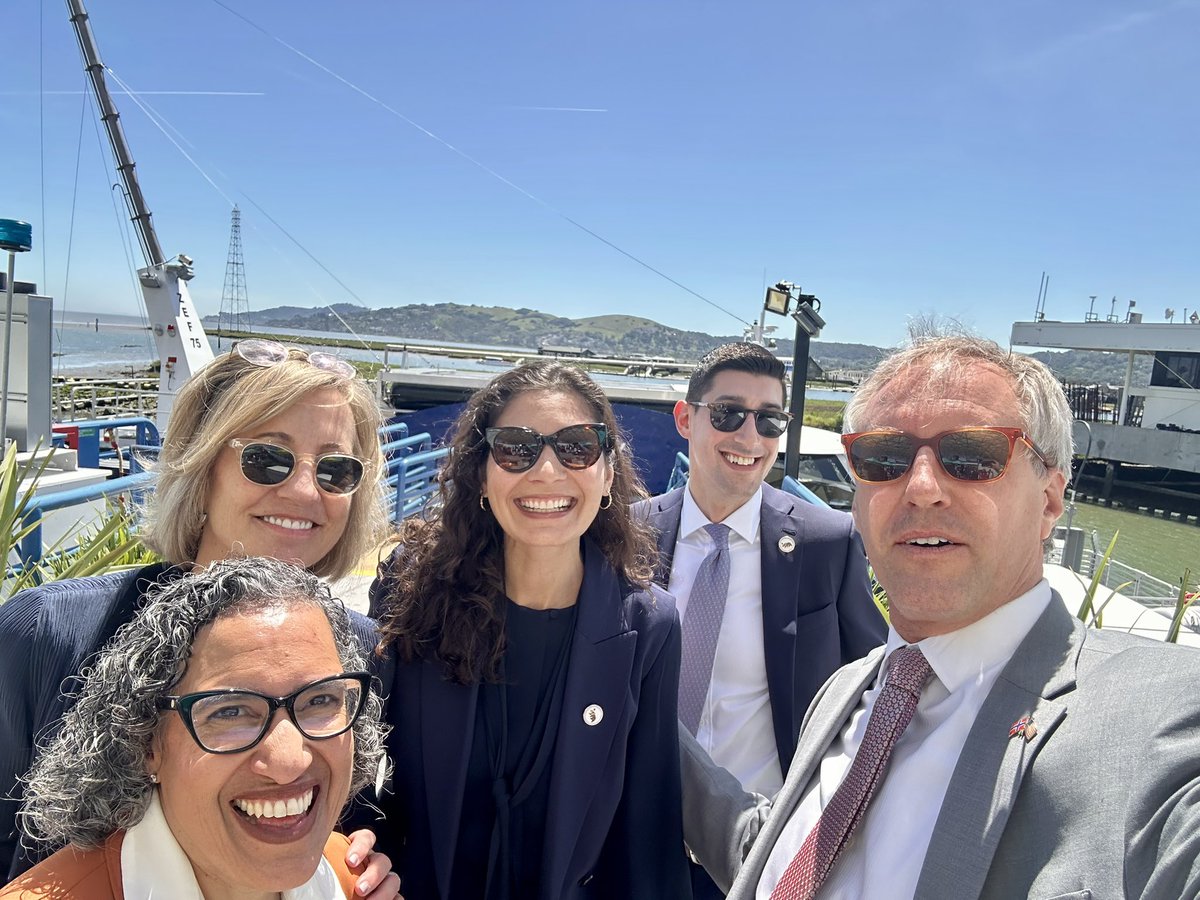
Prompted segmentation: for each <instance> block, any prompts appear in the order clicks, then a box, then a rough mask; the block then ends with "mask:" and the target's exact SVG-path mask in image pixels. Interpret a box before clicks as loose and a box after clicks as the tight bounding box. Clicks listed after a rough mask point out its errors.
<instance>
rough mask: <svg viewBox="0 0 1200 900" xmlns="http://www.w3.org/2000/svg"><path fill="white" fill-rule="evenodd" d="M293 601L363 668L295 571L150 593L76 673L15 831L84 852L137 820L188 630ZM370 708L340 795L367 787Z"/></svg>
mask: <svg viewBox="0 0 1200 900" xmlns="http://www.w3.org/2000/svg"><path fill="white" fill-rule="evenodd" d="M298 606H315V607H317V608H318V609H320V610H321V612H323V613H324V614H325V618H326V619H327V620H328V622H329V627H330V629H331V630H332V632H333V641H334V644H335V646H336V648H337V653H338V658H339V660H340V662H341V665H342V668H343V670H344V671H347V672H353V671H363V670H365V669H366V668H367V663H366V659H365V657H364V654H363V650H362V648H361V647H360V645H359V642H358V640H357V639H356V637H355V635H354V632H353V631H352V630H351V627H350V619H349V616H348V615H347V613H346V609H345V607H344V606H343V605H342V603H341V601H340V600H337V599H335V598H333V597H332V596H331V595H330V593H329V589H328V588H327V587H326V586H325V585H324V584H323V583H322V582H321V581H320V580H319V579H317V578H316V577H314V576H313V575H312V574H310V573H309V572H306V571H305V570H304V569H301V568H298V567H297V566H293V565H290V564H288V563H283V562H279V561H278V560H273V559H263V558H257V557H252V558H242V559H230V560H224V561H220V562H215V563H213V564H212V565H211V566H209V567H208V568H207V569H205V570H203V571H200V572H197V573H194V574H190V575H185V576H183V577H182V578H179V579H177V580H175V581H172V582H170V583H167V584H165V585H162V586H160V587H159V588H157V589H156V590H155V592H154V593H153V594H151V596H150V597H149V598H148V599H147V601H146V603H145V605H144V606H143V607H142V609H141V611H140V612H139V613H138V614H137V616H136V617H135V618H134V619H133V620H132V621H131V622H129V623H128V624H126V625H124V626H122V627H121V629H120V630H119V631H118V632H117V633H116V635H115V636H114V637H113V639H112V640H111V641H110V642H109V643H108V644H107V645H106V646H105V648H104V650H103V651H102V652H101V653H100V655H99V656H98V657H97V658H96V661H95V663H94V665H92V666H91V667H89V668H87V669H85V670H83V672H82V673H81V674H80V676H79V677H80V678H81V679H82V680H83V687H82V690H81V691H80V692H79V695H78V700H77V702H76V703H75V705H74V706H73V707H71V709H70V711H68V712H67V714H66V716H65V718H64V720H63V727H62V730H61V732H59V734H58V737H57V738H55V739H54V741H53V742H52V743H51V744H50V745H49V746H48V747H46V748H45V750H44V751H43V752H42V753H40V754H39V756H38V758H37V761H36V762H35V763H34V766H33V768H32V769H31V770H30V773H29V775H28V776H27V778H26V779H25V780H26V785H27V786H26V791H25V795H26V799H25V802H24V804H23V806H22V808H21V812H20V813H19V816H20V819H21V825H22V830H23V831H24V832H25V834H26V835H27V836H28V837H29V838H30V839H31V840H32V841H34V842H36V843H38V844H41V845H43V846H45V847H48V848H53V847H59V846H62V845H64V844H68V843H69V844H73V845H75V846H76V847H79V848H81V849H91V848H95V847H99V846H100V845H101V844H103V843H104V841H105V840H106V839H107V838H108V837H109V836H110V835H112V834H113V833H114V832H116V831H119V830H121V829H126V828H130V827H132V826H133V825H136V824H137V823H138V822H140V821H141V819H142V816H143V815H145V812H146V808H147V806H148V805H149V803H150V797H151V791H152V790H153V787H154V785H153V784H152V783H151V781H150V775H149V773H148V771H147V767H146V762H147V759H148V756H149V752H150V748H151V740H152V738H153V737H154V733H155V731H156V730H157V728H158V724H159V711H158V708H157V703H158V700H159V698H161V697H163V696H165V695H167V694H169V693H170V691H171V689H172V688H173V687H174V686H175V685H176V684H177V683H178V682H179V680H180V679H181V678H183V675H184V673H185V671H186V670H187V659H188V656H189V655H190V653H191V648H192V644H193V642H194V641H195V639H196V634H197V632H199V631H200V629H201V628H203V627H204V626H205V625H208V624H210V623H212V622H214V621H216V620H217V619H223V618H227V617H229V616H235V615H250V614H254V613H258V612H264V611H267V610H272V609H279V608H284V609H291V608H295V607H298ZM382 711H383V705H382V703H381V702H380V699H379V696H378V695H377V694H376V693H375V692H374V691H371V692H369V695H368V697H367V701H366V706H365V708H364V710H363V713H362V715H361V716H360V717H359V719H358V721H357V722H356V723H355V725H354V729H353V734H354V767H353V774H352V783H351V791H352V792H357V791H358V790H359V789H360V788H362V787H364V786H365V785H367V784H369V783H371V782H372V781H374V779H375V775H376V772H377V769H378V766H379V765H380V762H381V760H382V759H383V755H384V746H383V740H384V735H385V733H386V729H385V728H384V726H383V725H382V724H381V722H380V716H381V713H382Z"/></svg>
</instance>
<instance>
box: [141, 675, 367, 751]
mask: <svg viewBox="0 0 1200 900" xmlns="http://www.w3.org/2000/svg"><path fill="white" fill-rule="evenodd" d="M370 687H371V676H370V675H369V674H367V673H366V672H345V673H343V674H341V675H331V676H329V677H328V678H322V679H320V680H318V681H314V682H313V683H312V684H308V685H305V686H304V687H302V688H300V690H298V691H296V692H295V693H294V694H289V695H288V696H287V697H268V696H267V695H266V694H260V693H258V692H257V691H200V692H198V693H195V694H184V695H183V696H181V697H162V698H160V699H159V701H158V708H159V709H162V710H168V709H173V710H175V711H176V712H177V713H179V717H180V718H181V719H183V724H184V725H185V726H187V730H188V731H189V732H190V733H191V735H192V739H193V740H195V742H196V743H197V744H198V745H199V746H200V749H201V750H204V751H205V752H207V753H240V752H242V751H243V750H249V749H250V748H251V747H254V746H255V745H257V744H258V742H259V741H261V740H262V739H263V737H265V736H266V733H267V731H268V729H269V728H270V727H271V719H272V718H274V716H275V710H277V709H286V710H287V713H288V718H290V719H291V720H292V724H293V725H295V726H296V728H297V729H299V731H300V733H301V734H302V735H304V736H305V737H306V738H309V739H310V740H314V741H323V740H326V739H327V738H332V737H337V736H338V735H339V734H344V733H345V732H347V731H349V730H350V729H351V728H352V727H354V723H355V722H357V721H358V717H359V716H360V715H362V711H363V707H364V706H365V705H366V702H367V692H368V690H369V689H370Z"/></svg>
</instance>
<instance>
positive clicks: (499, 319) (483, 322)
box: [204, 303, 1150, 384]
mask: <svg viewBox="0 0 1200 900" xmlns="http://www.w3.org/2000/svg"><path fill="white" fill-rule="evenodd" d="M330 309H333V310H335V311H336V312H337V314H338V315H339V316H341V318H342V319H344V320H345V321H346V323H347V324H349V326H350V328H351V329H352V330H353V332H354V333H357V334H362V335H393V336H403V337H406V338H411V339H413V340H423V341H447V342H453V343H463V344H484V345H493V346H495V345H503V346H511V347H527V348H529V349H530V350H536V349H537V348H538V347H539V346H541V345H542V344H553V345H558V346H568V347H585V348H587V349H589V350H591V351H592V352H593V353H594V354H596V355H597V356H611V357H618V358H628V357H631V356H635V355H639V354H640V355H644V356H673V357H674V358H675V359H677V360H679V361H680V362H694V361H696V360H697V359H699V358H700V357H701V356H703V355H704V354H705V353H707V352H708V351H709V350H711V349H712V348H713V347H716V346H718V345H720V344H724V343H728V342H729V341H736V340H740V339H741V335H730V334H725V335H711V334H705V333H703V332H700V331H684V330H682V329H679V328H670V327H668V326H666V325H660V324H659V323H657V322H654V321H652V320H650V319H646V318H642V317H640V316H626V315H611V316H589V317H587V318H583V319H567V318H564V317H562V316H552V315H549V314H547V313H543V312H538V311H537V310H534V309H528V308H525V307H523V308H521V309H509V308H507V307H503V306H478V305H470V306H467V305H463V304H459V303H434V304H413V305H410V306H394V307H388V308H386V309H367V308H366V307H362V306H354V305H352V304H349V303H338V304H335V305H334V306H333V307H318V308H316V309H309V308H302V307H296V306H280V307H275V308H273V309H264V310H256V311H254V312H252V313H251V320H252V321H253V323H254V325H255V326H256V327H259V328H263V327H276V328H299V329H307V330H313V331H327V332H328V333H330V334H331V335H332V334H338V333H342V334H346V333H350V332H348V331H347V329H346V327H345V326H344V325H342V323H341V322H339V321H338V320H337V318H336V317H334V316H333V315H331V314H330ZM204 324H205V326H207V327H210V328H211V327H215V326H216V325H217V317H216V316H205V317H204ZM887 352H888V350H887V349H884V348H880V347H872V346H870V345H868V344H846V343H838V342H834V341H814V342H813V343H812V350H811V353H812V357H813V358H814V359H815V360H816V361H817V362H818V363H819V364H820V365H821V367H822V368H823V369H871V368H873V367H874V365H875V364H876V363H877V362H878V361H879V360H880V358H882V357H883V356H884V355H886V354H887ZM775 353H776V354H777V355H779V356H782V357H785V358H790V357H791V355H792V341H791V340H784V339H780V340H779V341H778V344H777V346H776V347H775ZM1032 355H1033V356H1034V357H1036V358H1037V359H1040V360H1042V361H1043V362H1045V363H1046V364H1047V365H1049V366H1050V368H1051V369H1053V370H1054V372H1055V374H1057V375H1058V376H1059V377H1060V378H1063V379H1065V380H1069V381H1074V382H1079V383H1112V384H1119V383H1120V382H1122V381H1123V380H1124V377H1125V358H1124V357H1123V356H1121V355H1119V354H1110V353H1087V352H1082V351H1042V352H1039V353H1034V354H1032ZM1149 370H1150V362H1149V359H1148V358H1145V357H1142V358H1140V359H1139V366H1138V368H1137V369H1135V374H1134V383H1135V384H1145V383H1146V381H1147V380H1148V377H1149Z"/></svg>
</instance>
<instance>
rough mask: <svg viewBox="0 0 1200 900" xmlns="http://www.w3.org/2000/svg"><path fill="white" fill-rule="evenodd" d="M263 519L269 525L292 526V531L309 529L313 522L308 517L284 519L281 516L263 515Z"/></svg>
mask: <svg viewBox="0 0 1200 900" xmlns="http://www.w3.org/2000/svg"><path fill="white" fill-rule="evenodd" d="M262 520H263V521H264V522H266V523H267V524H268V525H278V526H279V527H280V528H290V529H291V530H292V531H308V530H309V529H310V528H312V527H313V523H312V522H309V521H308V520H307V519H284V518H280V517H279V516H263V517H262Z"/></svg>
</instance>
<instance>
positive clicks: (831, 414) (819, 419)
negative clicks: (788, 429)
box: [804, 400, 846, 433]
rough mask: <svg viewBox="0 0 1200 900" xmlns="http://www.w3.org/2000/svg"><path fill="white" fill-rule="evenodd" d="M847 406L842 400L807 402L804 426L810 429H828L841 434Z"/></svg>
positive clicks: (805, 403)
mask: <svg viewBox="0 0 1200 900" xmlns="http://www.w3.org/2000/svg"><path fill="white" fill-rule="evenodd" d="M845 413H846V404H845V403H843V402H842V401H841V400H805V401H804V424H805V425H807V426H809V427H810V428H826V429H828V430H829V431H837V432H839V433H840V432H841V430H842V418H843V416H844V415H845Z"/></svg>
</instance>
